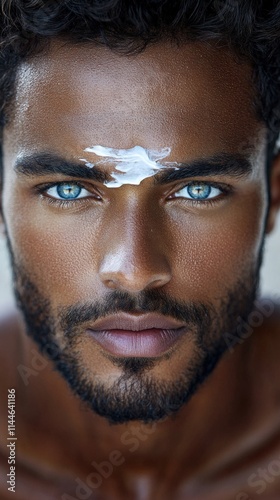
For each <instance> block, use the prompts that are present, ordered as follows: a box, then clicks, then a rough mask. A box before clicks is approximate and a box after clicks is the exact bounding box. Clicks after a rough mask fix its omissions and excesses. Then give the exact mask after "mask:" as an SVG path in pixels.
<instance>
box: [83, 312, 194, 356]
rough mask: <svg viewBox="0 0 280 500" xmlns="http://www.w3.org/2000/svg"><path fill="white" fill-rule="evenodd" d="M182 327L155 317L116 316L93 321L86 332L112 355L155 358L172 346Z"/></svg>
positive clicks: (183, 326) (184, 327)
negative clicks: (94, 322)
mask: <svg viewBox="0 0 280 500" xmlns="http://www.w3.org/2000/svg"><path fill="white" fill-rule="evenodd" d="M185 332H186V325H185V324H182V323H179V322H176V321H174V320H171V319H167V318H166V317H164V316H161V315H156V314H145V315H128V314H124V313H121V314H118V315H114V316H110V317H107V318H104V319H103V320H102V319H101V320H100V321H97V322H96V324H94V325H93V326H91V327H90V328H89V329H88V330H87V333H88V334H89V335H90V337H91V338H93V339H94V340H95V341H96V342H97V343H98V344H99V345H100V346H101V347H102V348H103V349H105V350H106V351H107V352H109V353H110V354H113V355H115V356H127V357H128V356H136V357H137V356H142V357H156V356H160V355H162V354H164V353H165V352H166V351H168V350H169V349H170V348H171V347H172V346H174V345H175V344H176V343H177V342H178V341H179V340H180V338H181V337H182V335H183V333H185Z"/></svg>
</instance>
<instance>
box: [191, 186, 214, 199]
mask: <svg viewBox="0 0 280 500" xmlns="http://www.w3.org/2000/svg"><path fill="white" fill-rule="evenodd" d="M210 191H211V187H210V186H206V185H203V184H193V185H192V186H189V187H188V193H189V195H190V196H191V197H192V198H195V199H197V200H201V199H205V198H207V196H209V194H210Z"/></svg>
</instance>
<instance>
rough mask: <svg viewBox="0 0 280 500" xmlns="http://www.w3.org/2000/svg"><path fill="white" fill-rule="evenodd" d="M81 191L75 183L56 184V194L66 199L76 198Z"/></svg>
mask: <svg viewBox="0 0 280 500" xmlns="http://www.w3.org/2000/svg"><path fill="white" fill-rule="evenodd" d="M81 191H82V188H81V187H80V186H77V184H61V185H60V186H57V193H58V195H59V196H60V197H61V198H64V199H66V200H72V199H73V198H77V197H78V196H79V194H80V193H81Z"/></svg>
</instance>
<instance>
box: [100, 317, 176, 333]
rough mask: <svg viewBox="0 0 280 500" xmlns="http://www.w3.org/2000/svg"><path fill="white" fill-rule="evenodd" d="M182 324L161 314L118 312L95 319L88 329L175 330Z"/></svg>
mask: <svg viewBox="0 0 280 500" xmlns="http://www.w3.org/2000/svg"><path fill="white" fill-rule="evenodd" d="M183 326H185V324H184V323H179V322H177V321H175V320H172V319H168V318H166V317H165V316H162V315H161V314H155V313H147V314H141V315H137V316H136V315H132V314H128V313H118V314H114V315H112V316H107V317H106V318H101V319H100V320H97V321H96V322H95V323H94V324H93V325H91V326H90V330H129V331H135V332H138V331H140V330H150V329H152V328H159V329H161V330H167V329H169V330H171V329H172V330H175V329H178V328H182V327H183Z"/></svg>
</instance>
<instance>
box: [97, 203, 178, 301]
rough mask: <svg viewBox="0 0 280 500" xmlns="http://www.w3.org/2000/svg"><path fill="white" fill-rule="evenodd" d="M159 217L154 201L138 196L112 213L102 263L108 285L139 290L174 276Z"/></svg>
mask: <svg viewBox="0 0 280 500" xmlns="http://www.w3.org/2000/svg"><path fill="white" fill-rule="evenodd" d="M159 218H160V217H159V216H157V211H156V210H155V207H154V206H153V205H151V204H148V203H147V202H142V203H141V202H140V201H139V200H138V201H137V200H136V199H135V198H134V199H130V201H129V202H127V203H122V207H121V208H120V207H118V210H117V211H116V212H115V214H111V216H110V217H109V221H108V224H107V230H106V243H105V246H104V248H103V252H102V254H103V255H102V259H101V264H100V266H99V273H100V278H101V280H102V281H103V283H104V284H105V285H106V286H108V287H110V288H122V289H126V290H128V291H131V292H139V291H141V290H143V289H145V288H147V287H150V288H151V287H156V286H163V285H164V284H166V283H167V282H168V281H169V280H170V279H171V273H170V266H169V262H168V259H167V255H166V254H165V251H164V245H163V238H164V231H163V227H162V224H160V222H159Z"/></svg>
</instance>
